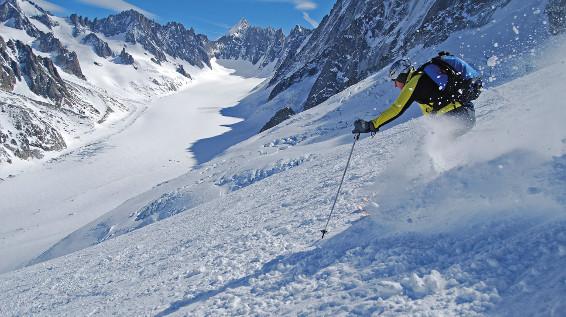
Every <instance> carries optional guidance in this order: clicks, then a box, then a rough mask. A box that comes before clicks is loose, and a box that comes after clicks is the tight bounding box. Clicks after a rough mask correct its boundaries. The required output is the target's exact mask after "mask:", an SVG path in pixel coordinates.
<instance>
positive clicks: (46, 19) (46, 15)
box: [28, 1, 59, 29]
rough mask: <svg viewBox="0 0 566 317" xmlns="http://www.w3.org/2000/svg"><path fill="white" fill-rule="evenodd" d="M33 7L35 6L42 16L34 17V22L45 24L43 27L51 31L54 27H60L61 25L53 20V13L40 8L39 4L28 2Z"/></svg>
mask: <svg viewBox="0 0 566 317" xmlns="http://www.w3.org/2000/svg"><path fill="white" fill-rule="evenodd" d="M28 2H29V3H30V4H31V5H33V6H34V7H35V8H36V9H37V10H38V11H39V12H40V14H38V15H34V16H32V17H31V18H32V19H34V20H37V21H39V22H41V23H43V25H45V26H47V27H48V28H49V29H52V28H53V27H54V26H57V25H59V23H57V22H55V21H53V19H51V17H50V16H51V15H52V14H51V13H50V12H49V11H46V10H44V9H43V8H42V7H40V6H38V5H37V4H35V3H33V2H31V1H28Z"/></svg>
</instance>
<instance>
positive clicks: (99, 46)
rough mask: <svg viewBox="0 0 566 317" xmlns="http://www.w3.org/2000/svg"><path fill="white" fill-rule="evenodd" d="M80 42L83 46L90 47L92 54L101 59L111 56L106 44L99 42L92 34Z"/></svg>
mask: <svg viewBox="0 0 566 317" xmlns="http://www.w3.org/2000/svg"><path fill="white" fill-rule="evenodd" d="M81 42H82V43H83V44H87V45H90V46H91V47H92V49H93V50H94V52H95V53H96V55H98V56H100V57H102V58H106V57H111V56H112V55H113V53H112V50H111V49H110V46H109V45H108V43H106V42H105V41H103V40H101V39H100V38H99V37H98V36H96V34H94V33H89V34H88V35H87V36H85V37H84V38H83V39H82V40H81Z"/></svg>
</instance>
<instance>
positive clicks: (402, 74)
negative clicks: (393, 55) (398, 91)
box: [389, 58, 414, 83]
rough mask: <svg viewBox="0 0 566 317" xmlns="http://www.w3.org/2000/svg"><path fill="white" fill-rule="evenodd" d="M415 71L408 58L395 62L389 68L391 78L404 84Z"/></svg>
mask: <svg viewBox="0 0 566 317" xmlns="http://www.w3.org/2000/svg"><path fill="white" fill-rule="evenodd" d="M412 70H414V68H413V66H412V65H411V61H410V60H409V59H407V58H403V59H399V60H397V61H395V63H393V64H392V65H391V67H390V68H389V78H391V80H393V81H399V82H402V83H404V82H405V81H406V80H407V76H408V75H409V73H410V72H411V71H412Z"/></svg>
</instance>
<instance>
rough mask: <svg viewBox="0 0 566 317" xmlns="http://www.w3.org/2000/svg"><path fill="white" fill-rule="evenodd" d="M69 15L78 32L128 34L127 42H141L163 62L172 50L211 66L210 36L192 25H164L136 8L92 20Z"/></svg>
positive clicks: (171, 53)
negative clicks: (207, 45)
mask: <svg viewBox="0 0 566 317" xmlns="http://www.w3.org/2000/svg"><path fill="white" fill-rule="evenodd" d="M69 19H70V21H71V22H72V23H73V24H74V26H75V35H78V34H80V33H81V32H85V31H86V30H89V31H91V32H97V33H101V34H104V35H105V36H115V35H118V34H124V36H125V41H126V43H130V44H136V43H139V44H140V45H142V46H143V47H144V48H145V49H146V50H147V51H148V52H150V53H151V54H153V55H154V56H155V58H156V60H157V61H159V62H163V61H167V57H166V54H168V55H169V56H172V57H174V58H180V59H182V60H185V61H187V62H189V63H190V64H191V65H194V66H197V67H201V68H202V67H204V66H209V67H210V59H209V57H208V54H207V52H206V49H205V42H206V37H204V36H202V35H198V34H196V33H195V31H194V30H193V29H192V28H191V29H186V28H185V27H184V26H183V25H182V24H180V23H175V22H170V23H167V24H166V25H160V24H158V23H157V22H155V21H153V20H150V19H148V18H147V17H145V16H144V15H142V14H141V13H139V12H137V11H135V10H129V11H124V12H121V13H119V14H117V15H111V16H109V17H107V18H103V19H94V20H89V19H88V18H84V17H80V16H77V15H76V14H73V15H71V16H70V18H69Z"/></svg>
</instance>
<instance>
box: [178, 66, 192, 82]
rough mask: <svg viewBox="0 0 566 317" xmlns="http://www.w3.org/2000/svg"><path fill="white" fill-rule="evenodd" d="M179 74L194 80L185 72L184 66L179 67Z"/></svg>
mask: <svg viewBox="0 0 566 317" xmlns="http://www.w3.org/2000/svg"><path fill="white" fill-rule="evenodd" d="M177 73H179V74H181V75H183V76H185V77H187V78H189V79H192V77H191V75H190V74H189V73H187V71H186V70H185V67H183V65H179V66H177Z"/></svg>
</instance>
